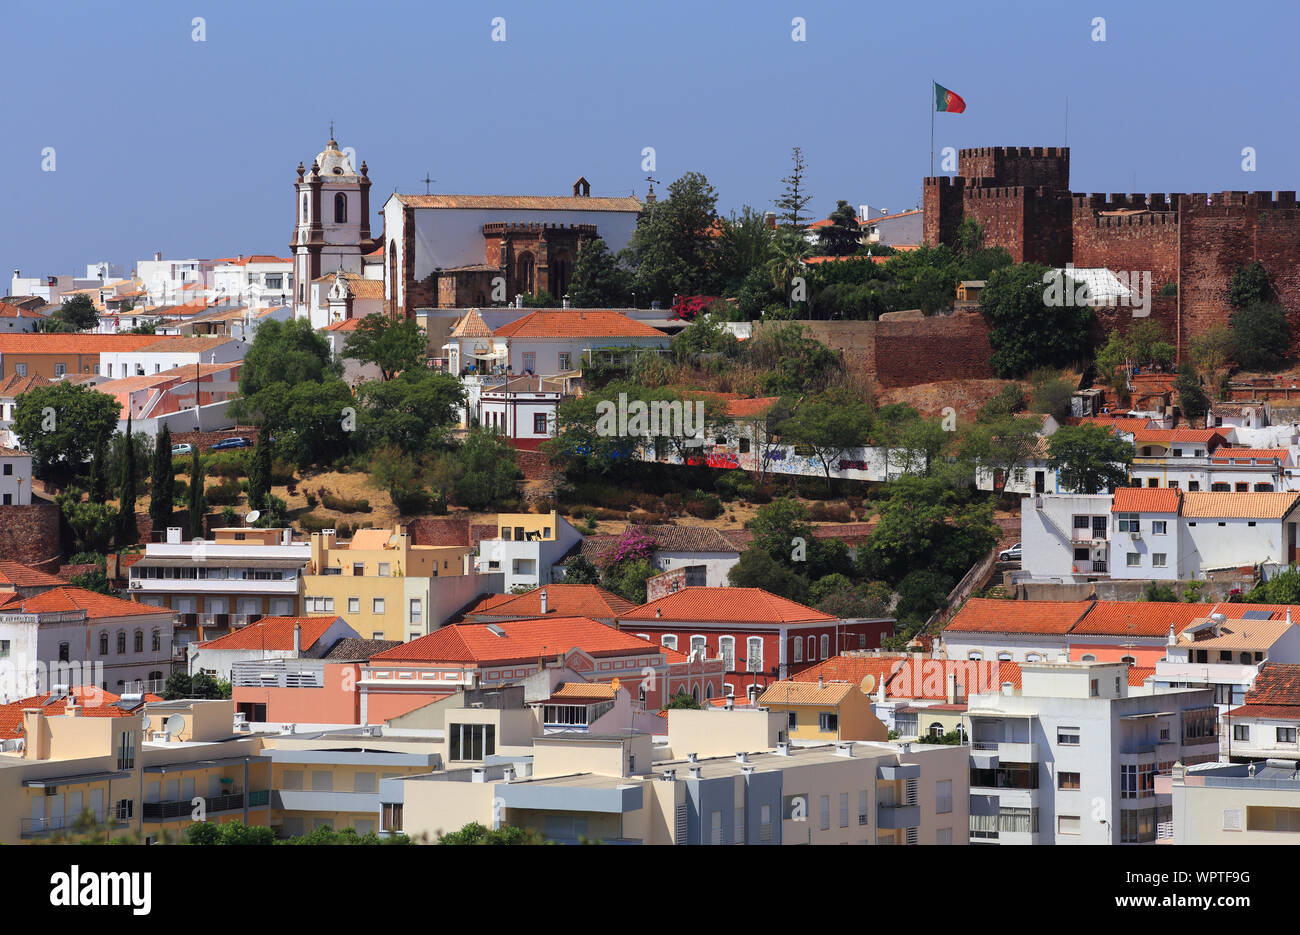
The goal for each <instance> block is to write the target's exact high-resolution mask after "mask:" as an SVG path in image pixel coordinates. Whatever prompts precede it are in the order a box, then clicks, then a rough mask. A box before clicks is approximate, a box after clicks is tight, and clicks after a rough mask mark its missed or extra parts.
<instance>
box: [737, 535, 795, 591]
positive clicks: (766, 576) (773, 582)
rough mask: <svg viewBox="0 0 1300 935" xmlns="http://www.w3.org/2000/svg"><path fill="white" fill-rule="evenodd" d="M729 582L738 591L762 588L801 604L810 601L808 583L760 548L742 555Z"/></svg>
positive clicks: (755, 545) (749, 549)
mask: <svg viewBox="0 0 1300 935" xmlns="http://www.w3.org/2000/svg"><path fill="white" fill-rule="evenodd" d="M788 554H789V552H788V550H787V555H788ZM727 581H729V582H730V583H731V586H732V587H734V588H762V589H763V590H764V591H769V592H771V593H772V594H776V595H779V596H781V597H784V598H787V599H789V600H792V601H798V602H799V603H801V604H803V603H807V601H808V579H807V578H805V577H804V576H803V575H801V574H799V573H798V572H795V571H793V570H792V569H791V568H790V566H789V565H785V564H782V563H780V562H778V561H777V560H776V559H774V558H772V556H771V555H769V554H768V553H767V552H766V551H765V550H764V549H762V548H759V547H758V546H757V544H752V545H750V547H749V548H748V549H746V550H745V551H744V552H742V553H740V559H739V560H738V561H737V562H736V564H734V565H732V566H731V570H730V571H729V572H727Z"/></svg>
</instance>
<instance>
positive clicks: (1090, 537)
mask: <svg viewBox="0 0 1300 935" xmlns="http://www.w3.org/2000/svg"><path fill="white" fill-rule="evenodd" d="M1109 540H1110V530H1109V529H1072V530H1070V541H1071V542H1076V543H1078V544H1079V545H1105V544H1106V543H1107V542H1108V541H1109Z"/></svg>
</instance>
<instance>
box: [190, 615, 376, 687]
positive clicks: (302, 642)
mask: <svg viewBox="0 0 1300 935" xmlns="http://www.w3.org/2000/svg"><path fill="white" fill-rule="evenodd" d="M349 638H350V639H356V638H357V631H356V630H354V629H352V628H351V627H350V626H348V625H347V623H345V622H344V620H343V618H342V617H333V616H329V617H263V618H262V619H260V620H258V621H257V622H256V623H250V624H249V625H248V626H246V627H241V628H240V629H238V630H236V631H234V632H233V633H227V634H226V635H225V636H219V637H217V638H216V639H215V640H207V641H205V642H202V643H199V644H197V645H196V646H195V647H194V648H193V651H192V652H191V653H190V655H189V660H188V663H189V672H190V675H197V674H198V673H200V672H203V673H205V674H207V675H211V676H212V677H213V678H218V679H224V680H225V681H231V680H232V672H233V670H234V667H235V666H236V665H237V664H238V663H241V662H257V663H258V664H261V663H263V662H270V661H271V660H277V659H280V660H284V659H292V660H298V659H320V658H322V657H323V656H324V655H325V654H326V653H327V652H329V651H330V649H332V648H333V647H334V644H336V643H337V642H338V641H339V640H343V639H349Z"/></svg>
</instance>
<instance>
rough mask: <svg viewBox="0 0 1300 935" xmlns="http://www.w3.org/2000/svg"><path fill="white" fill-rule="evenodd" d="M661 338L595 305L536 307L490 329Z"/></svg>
mask: <svg viewBox="0 0 1300 935" xmlns="http://www.w3.org/2000/svg"><path fill="white" fill-rule="evenodd" d="M588 335H590V336H592V337H598V338H662V337H664V334H663V332H662V331H656V330H655V329H654V328H651V327H650V326H649V325H646V324H642V323H641V322H639V321H636V320H635V319H632V318H628V317H627V316H626V315H623V314H620V313H619V312H607V311H601V310H598V309H572V310H564V311H538V312H533V313H532V314H530V315H525V316H524V317H523V318H520V319H518V320H516V321H512V322H511V323H510V324H508V325H502V326H501V327H500V328H498V329H497V330H496V331H494V332H493V333H492V336H493V337H497V338H568V337H586V336H588Z"/></svg>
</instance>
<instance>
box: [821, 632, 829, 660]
mask: <svg viewBox="0 0 1300 935" xmlns="http://www.w3.org/2000/svg"><path fill="white" fill-rule="evenodd" d="M830 657H831V638H830V635H829V634H826V633H823V634H822V658H823V659H829V658H830Z"/></svg>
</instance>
